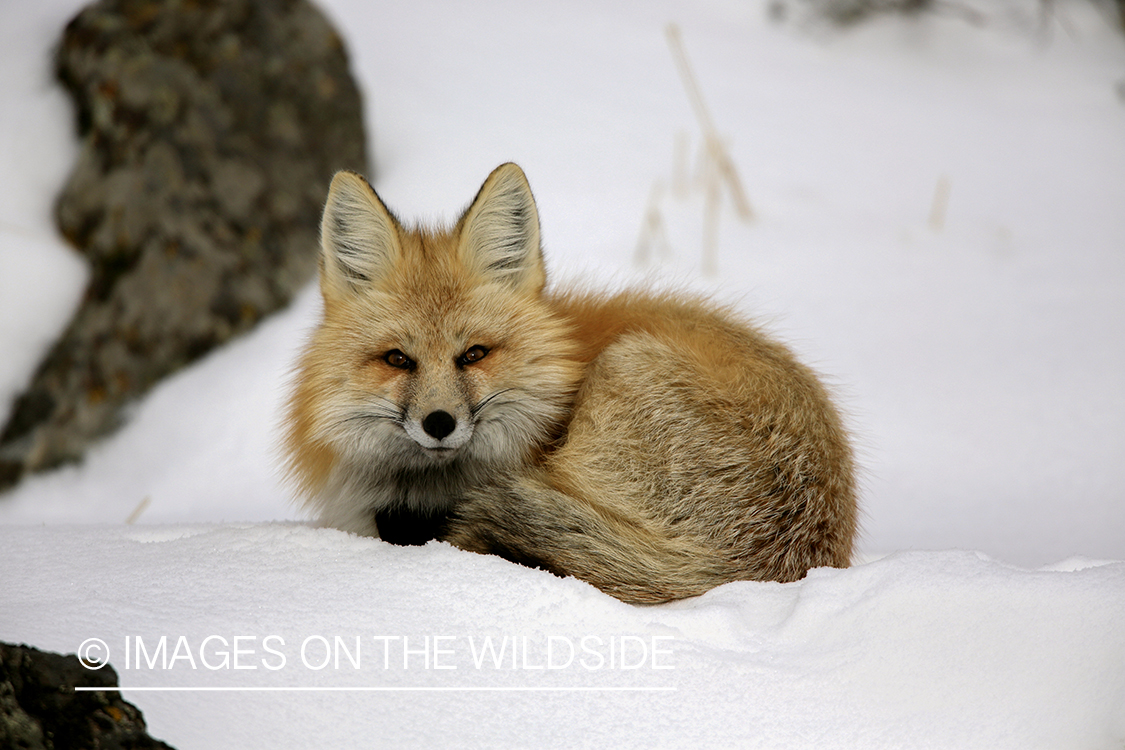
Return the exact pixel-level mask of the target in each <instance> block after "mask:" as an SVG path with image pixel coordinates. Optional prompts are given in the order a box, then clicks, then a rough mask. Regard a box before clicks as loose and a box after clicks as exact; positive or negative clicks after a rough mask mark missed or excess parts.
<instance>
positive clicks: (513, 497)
mask: <svg viewBox="0 0 1125 750" xmlns="http://www.w3.org/2000/svg"><path fill="white" fill-rule="evenodd" d="M545 285H546V274H545V270H544V264H543V255H542V250H541V248H540V230H539V215H538V211H537V209H536V205H535V200H534V198H533V197H532V194H531V189H530V187H529V185H528V182H527V179H526V178H525V176H524V173H523V171H522V170H521V169H520V168H519V167H518V166H516V165H515V164H504V165H502V166H500V167H498V168H497V169H496V170H495V171H493V172H492V174H491V175H490V176H489V177H488V179H487V180H486V181H485V183H484V185H483V186H482V187H481V189H480V191H479V193H478V194H477V196H476V198H475V199H474V200H473V202H472V204H471V205H470V206H469V207H468V209H466V210H465V212H464V214H463V215H462V216H461V218H460V220H459V221H458V222H457V224H456V225H455V226H454V227H453V228H452V229H451V230H449V231H433V230H429V229H424V228H416V229H407V228H404V226H403V225H402V223H401V222H400V221H399V220H398V219H397V218H396V217H395V215H394V214H392V213H391V212H390V210H388V209H387V207H386V206H385V205H384V204H383V202H382V201H381V200H380V199H379V197H378V196H377V195H376V194H375V191H374V190H373V189H372V188H371V187H370V186H369V185H368V184H367V182H366V181H365V180H364V179H363V178H362V177H360V176H359V175H357V174H355V173H352V172H340V173H339V174H337V175H336V176H335V178H334V179H333V181H332V186H331V189H330V191H329V194H328V200H327V203H326V206H325V209H324V218H323V221H322V223H321V254H320V289H321V293H322V295H323V297H324V313H323V320H322V321H321V323H320V325H319V327H318V328H317V329H316V330H315V332H314V334H313V336H312V339H311V341H310V343H309V345H308V348H307V350H306V351H305V353H304V355H303V357H302V358H301V360H300V363H299V365H298V370H297V378H296V386H295V389H294V392H293V395H292V397H291V401H290V405H289V415H288V423H287V434H286V438H285V448H286V453H287V458H288V469H289V474H290V476H291V477H292V478H293V480H294V481H295V483H296V485H297V488H298V490H299V492H300V493H301V494H302V495H303V496H304V497H305V498H306V500H307V502H308V504H309V505H310V506H311V507H312V508H313V509H315V511H317V512H318V513H319V517H320V520H321V522H322V523H323V524H325V525H329V526H334V527H337V528H340V529H343V530H345V531H350V532H354V533H357V534H365V535H370V536H379V537H381V538H383V539H385V540H387V541H389V542H393V543H398V544H422V543H424V542H426V541H428V540H430V539H435V538H436V539H440V540H445V541H448V542H450V543H452V544H453V545H456V546H458V547H461V548H463V549H466V550H471V551H475V552H480V553H486V554H495V555H499V556H501V557H504V558H507V559H509V560H512V561H514V562H518V563H522V564H525V565H529V566H533V567H540V568H543V569H545V570H548V571H550V572H552V573H555V574H557V575H560V576H575V577H577V578H580V579H583V580H585V581H588V582H589V583H592V584H593V585H595V586H597V587H598V588H600V589H602V590H603V591H605V592H606V593H608V594H610V595H612V596H615V597H617V598H618V599H621V600H623V601H626V602H632V603H657V602H665V601H669V600H673V599H680V598H684V597H690V596H695V595H698V594H701V593H703V592H705V591H707V590H708V589H711V588H713V587H715V586H717V585H719V584H722V583H725V582H728V581H734V580H775V581H793V580H797V579H799V578H802V577H803V576H804V575H805V573H806V572H807V571H808V569H809V568H812V567H817V566H836V567H846V566H847V565H848V564H849V561H850V558H851V554H852V544H853V538H854V536H855V533H856V490H855V477H854V474H855V470H854V466H853V459H852V453H851V449H850V447H849V443H848V438H847V435H846V433H845V430H844V428H843V426H842V423H841V419H840V417H839V415H838V413H837V411H836V409H835V408H834V407H833V405H832V403H831V401H830V400H829V397H828V394H827V392H826V390H825V388H824V387H823V386H822V385H821V383H820V382H819V381H818V380H817V378H816V376H815V375H814V374H813V373H812V371H810V370H809V369H807V368H806V367H804V366H803V365H801V364H799V363H798V362H797V361H796V360H795V359H794V357H793V355H792V354H791V353H790V352H789V351H788V350H787V349H786V348H785V347H783V346H782V345H780V344H778V343H776V342H774V341H772V340H770V339H769V338H767V337H766V336H765V335H763V334H762V333H761V332H760V331H758V330H757V329H756V328H754V327H753V326H751V325H749V324H747V323H746V322H744V321H742V320H741V319H740V318H739V317H738V315H736V314H735V313H734V312H732V311H731V310H729V309H725V308H723V307H720V306H717V305H715V304H712V303H709V302H708V301H706V300H703V299H698V298H693V297H689V296H685V295H678V294H671V293H654V292H648V291H631V292H624V293H618V294H598V293H592V292H586V291H578V290H574V289H570V290H551V291H547V290H545Z"/></svg>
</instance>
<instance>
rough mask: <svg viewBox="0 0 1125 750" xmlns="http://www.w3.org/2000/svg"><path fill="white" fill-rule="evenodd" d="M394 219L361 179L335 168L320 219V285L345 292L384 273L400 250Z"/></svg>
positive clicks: (327, 291)
mask: <svg viewBox="0 0 1125 750" xmlns="http://www.w3.org/2000/svg"><path fill="white" fill-rule="evenodd" d="M398 230H399V223H398V220H397V219H395V217H394V215H393V214H392V213H391V212H390V211H389V210H388V209H387V207H386V206H384V205H383V202H382V201H381V200H379V196H378V195H376V194H375V191H374V190H373V189H372V187H371V186H370V185H369V184H368V183H367V180H365V179H363V178H362V177H360V176H359V175H358V174H356V173H355V172H348V171H343V172H337V173H336V176H335V177H333V178H332V186H331V187H330V188H329V189H328V200H327V201H326V202H325V205H324V218H323V219H321V222H320V289H321V293H322V294H324V296H325V298H326V299H327V298H331V297H338V296H345V295H348V294H350V293H353V292H355V291H357V290H359V289H361V288H363V287H365V286H367V285H369V284H370V283H371V282H373V281H377V280H378V279H380V278H381V277H382V276H384V275H385V274H386V273H387V271H389V270H390V268H391V266H392V265H394V263H395V261H397V260H398V258H399V257H400V256H401V255H402V247H401V245H400V244H399V239H398Z"/></svg>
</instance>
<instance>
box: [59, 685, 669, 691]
mask: <svg viewBox="0 0 1125 750" xmlns="http://www.w3.org/2000/svg"><path fill="white" fill-rule="evenodd" d="M126 690H128V691H137V692H222V693H238V692H248V693H251V692H252V693H296V692H355V693H629V692H649V693H653V692H675V691H676V688H675V687H366V686H360V687H335V686H325V687H304V686H291V685H282V686H259V687H252V686H251V687H225V686H202V687H191V686H179V687H151V686H144V687H132V686H126V687H107V688H99V687H75V688H74V691H75V692H83V693H89V692H102V693H121V692H124V691H126Z"/></svg>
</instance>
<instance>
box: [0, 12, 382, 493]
mask: <svg viewBox="0 0 1125 750" xmlns="http://www.w3.org/2000/svg"><path fill="white" fill-rule="evenodd" d="M56 63H57V71H58V76H59V78H60V80H61V81H62V82H63V84H64V85H65V86H66V88H67V89H68V90H69V91H70V93H71V94H72V96H73V97H74V99H75V102H76V104H77V112H78V124H79V132H80V135H81V137H82V140H83V146H82V151H81V154H80V156H79V159H78V163H77V165H76V166H75V168H74V172H73V174H72V175H71V176H70V179H69V181H68V183H67V184H66V186H65V187H64V188H63V190H62V193H61V195H60V196H59V199H58V204H57V211H56V217H57V221H58V225H59V227H60V228H61V230H62V232H63V234H64V235H65V236H66V237H67V238H68V239H69V240H70V241H71V242H73V244H74V245H75V246H76V247H78V248H79V249H80V250H81V252H83V253H84V254H85V255H86V256H87V257H88V258H89V260H90V263H91V265H92V275H91V276H92V280H91V282H90V286H89V288H88V290H87V291H86V294H85V298H84V300H83V301H82V305H81V308H80V309H79V310H78V312H77V313H76V315H75V317H74V319H73V320H72V321H71V323H70V325H69V326H68V328H67V329H66V331H65V333H64V334H63V335H62V338H61V339H60V340H59V341H58V343H57V344H56V345H55V347H54V348H53V350H52V351H51V352H50V353H49V354H48V356H47V357H46V359H45V361H44V362H43V363H42V364H41V365H40V368H39V370H38V372H37V373H36V374H35V377H34V379H33V382H32V383H31V384H30V386H29V387H28V389H27V391H26V392H25V393H23V394H22V395H21V396H20V397H19V398H18V399H17V400H16V403H15V404H14V405H13V409H12V411H11V416H10V418H9V421H8V423H7V425H6V426H5V427H4V429H3V430H2V431H0V489H3V488H5V487H7V486H10V485H12V484H14V483H15V482H16V481H18V480H19V478H20V477H21V476H22V475H24V474H25V473H26V472H28V471H35V470H40V469H45V468H49V467H53V466H56V465H59V464H61V463H64V462H67V461H71V460H75V459H78V458H80V457H81V456H82V455H83V452H84V450H85V449H86V447H87V445H88V444H89V443H90V442H91V441H92V440H94V439H96V438H98V437H100V436H103V435H105V434H106V433H108V432H109V431H111V430H112V429H114V428H115V427H116V426H118V425H119V424H120V422H121V420H122V413H123V407H124V406H126V405H127V404H129V403H130V402H133V401H135V400H136V399H138V398H139V397H140V396H141V395H143V394H144V393H145V392H146V391H147V390H149V389H150V388H151V387H152V385H153V384H155V383H156V382H157V381H158V380H159V379H161V378H163V377H165V376H166V375H168V374H170V373H172V372H174V371H176V370H177V369H179V368H181V367H183V366H184V365H186V364H188V363H190V362H192V361H193V360H195V359H198V358H199V357H200V356H201V355H203V354H205V353H206V352H208V351H210V350H211V349H213V348H214V347H216V346H218V345H219V344H221V343H223V342H225V341H227V340H228V339H229V338H231V337H232V336H234V335H236V334H239V333H242V332H244V331H246V330H247V329H249V328H250V327H251V326H253V325H254V324H255V323H256V322H257V321H258V320H259V319H261V318H262V316H264V315H266V314H268V313H270V312H273V311H275V310H277V309H278V308H280V307H282V306H283V305H285V304H286V303H287V302H288V301H289V300H290V298H291V297H292V295H293V294H294V292H295V291H297V290H298V289H299V288H300V287H301V286H302V285H303V284H305V283H306V282H307V281H308V280H309V279H310V278H311V276H312V274H313V272H314V270H315V266H316V257H317V256H316V254H317V227H318V221H319V217H320V211H321V208H322V206H323V202H324V196H325V194H326V193H327V189H328V183H329V181H330V180H331V177H332V174H333V173H334V172H335V171H336V170H338V169H343V168H348V169H354V170H357V171H362V172H369V171H370V170H369V165H368V162H367V152H366V146H365V137H364V135H365V134H364V126H363V118H362V103H361V100H360V94H359V91H358V88H357V86H356V84H355V82H354V80H353V79H352V77H351V75H350V73H349V70H348V61H347V56H346V54H345V50H344V45H343V42H342V41H341V39H340V37H339V35H337V33H336V32H335V31H334V30H333V29H332V27H331V25H330V24H329V22H328V21H327V20H326V19H325V17H324V16H323V15H322V14H321V13H320V12H319V11H318V10H317V9H316V8H315V7H314V6H313V5H312V4H310V3H309V2H307V0H102V1H101V2H96V3H94V4H92V5H90V6H89V7H87V8H86V9H85V10H83V11H82V12H81V13H80V14H79V15H78V16H77V17H76V18H74V20H72V21H71V22H70V24H69V25H68V26H67V28H66V31H65V33H64V35H63V38H62V40H61V42H60V44H59V47H58V50H57V60H56Z"/></svg>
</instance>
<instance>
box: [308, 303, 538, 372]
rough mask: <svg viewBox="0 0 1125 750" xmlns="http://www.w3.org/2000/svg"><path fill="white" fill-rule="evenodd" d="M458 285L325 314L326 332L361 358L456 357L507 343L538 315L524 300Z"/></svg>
mask: <svg viewBox="0 0 1125 750" xmlns="http://www.w3.org/2000/svg"><path fill="white" fill-rule="evenodd" d="M506 296H510V295H497V293H496V290H495V289H488V288H483V287H482V288H474V287H471V286H468V287H467V286H465V285H463V284H448V285H446V284H429V285H425V286H421V287H418V286H413V285H412V286H411V287H409V288H405V289H398V290H395V291H393V292H388V291H385V290H382V291H379V292H377V293H372V294H370V295H367V296H366V297H365V298H364V299H363V300H357V301H356V303H355V304H353V305H349V306H348V308H349V309H334V310H332V311H326V314H325V321H324V322H325V326H326V328H332V329H336V330H337V332H338V334H339V335H338V336H336V337H334V338H336V340H337V341H340V340H341V339H340V336H342V337H343V340H347V341H350V342H352V344H353V346H355V347H356V348H357V349H359V350H360V351H357V352H356V353H357V354H358V355H360V356H363V355H367V356H370V355H378V354H382V353H385V352H387V351H390V350H393V349H400V350H402V351H403V352H404V353H405V354H408V355H409V356H410V357H411V358H412V359H415V360H422V359H431V358H435V357H437V358H443V359H444V358H447V357H449V356H454V357H455V356H459V355H461V354H463V353H464V351H465V350H466V349H468V348H469V347H472V346H478V345H479V346H486V347H490V348H492V347H497V346H504V345H507V344H513V343H515V342H516V341H518V339H519V338H520V337H521V335H522V334H523V332H524V331H525V329H526V328H527V327H528V326H529V325H531V324H532V323H533V320H534V319H535V318H537V317H538V315H537V314H536V311H534V310H532V309H528V305H527V304H526V302H525V301H521V300H517V299H505V297H506Z"/></svg>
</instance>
